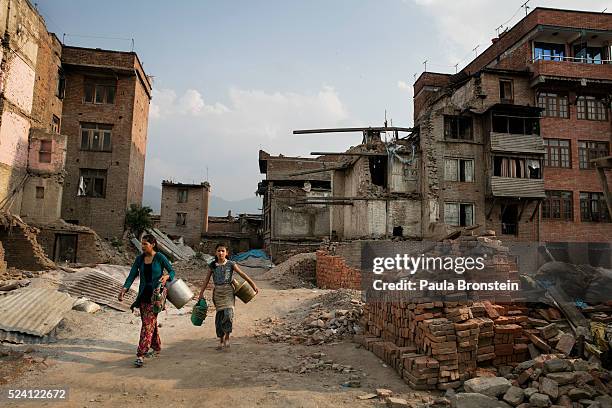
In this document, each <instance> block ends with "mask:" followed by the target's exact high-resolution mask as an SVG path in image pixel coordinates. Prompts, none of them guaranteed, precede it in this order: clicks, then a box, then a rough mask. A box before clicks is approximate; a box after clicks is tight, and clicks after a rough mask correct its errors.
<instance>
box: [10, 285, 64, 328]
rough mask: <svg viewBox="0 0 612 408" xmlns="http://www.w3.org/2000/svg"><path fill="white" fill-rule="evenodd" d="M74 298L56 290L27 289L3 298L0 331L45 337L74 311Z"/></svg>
mask: <svg viewBox="0 0 612 408" xmlns="http://www.w3.org/2000/svg"><path fill="white" fill-rule="evenodd" d="M74 301H75V299H74V298H72V297H71V296H70V295H68V294H66V293H61V292H58V291H57V290H55V289H46V288H26V289H23V290H17V291H14V292H11V293H10V294H8V295H5V296H0V329H2V330H6V331H11V332H20V333H26V334H31V335H34V336H44V335H45V334H47V333H49V332H50V331H51V330H53V329H54V328H55V326H57V324H58V323H59V322H60V321H61V320H62V318H63V317H64V315H65V314H66V313H67V312H68V311H69V310H70V309H72V305H73V303H74Z"/></svg>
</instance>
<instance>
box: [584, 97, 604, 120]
mask: <svg viewBox="0 0 612 408" xmlns="http://www.w3.org/2000/svg"><path fill="white" fill-rule="evenodd" d="M576 118H577V119H580V120H595V121H600V122H601V121H606V120H608V107H607V106H606V104H605V103H604V101H603V100H602V99H601V98H598V97H596V96H592V95H579V96H578V97H577V98H576Z"/></svg>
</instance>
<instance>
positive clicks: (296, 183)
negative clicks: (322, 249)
mask: <svg viewBox="0 0 612 408" xmlns="http://www.w3.org/2000/svg"><path fill="white" fill-rule="evenodd" d="M334 164H335V162H334V161H332V160H331V159H329V158H325V157H320V158H317V159H312V158H301V157H287V156H283V155H279V156H271V155H270V154H268V153H267V152H264V151H262V150H260V151H259V170H260V172H261V173H262V174H265V175H266V178H265V180H263V181H261V182H260V183H259V186H258V190H257V194H258V195H261V196H262V197H263V209H262V212H263V241H264V246H265V248H267V249H268V251H269V252H270V253H271V254H272V256H273V257H274V256H276V253H277V252H278V251H281V250H286V249H297V250H300V249H303V251H302V252H304V251H306V252H307V251H312V250H313V249H316V247H317V246H318V244H319V243H320V242H321V240H322V239H324V238H326V237H329V236H330V233H331V229H330V227H331V221H330V209H329V206H327V205H326V203H325V202H316V201H314V202H313V203H307V202H306V200H308V199H313V200H317V199H325V198H327V197H329V196H330V195H331V174H330V172H328V171H323V172H321V171H320V170H321V169H322V168H324V167H325V166H333V165H334Z"/></svg>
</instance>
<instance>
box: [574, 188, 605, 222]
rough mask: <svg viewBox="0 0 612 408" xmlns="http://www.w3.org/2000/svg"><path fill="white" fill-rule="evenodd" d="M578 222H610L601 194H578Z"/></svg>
mask: <svg viewBox="0 0 612 408" xmlns="http://www.w3.org/2000/svg"><path fill="white" fill-rule="evenodd" d="M580 220H581V221H583V222H610V214H608V207H607V205H606V198H605V197H604V194H603V193H584V192H581V193H580Z"/></svg>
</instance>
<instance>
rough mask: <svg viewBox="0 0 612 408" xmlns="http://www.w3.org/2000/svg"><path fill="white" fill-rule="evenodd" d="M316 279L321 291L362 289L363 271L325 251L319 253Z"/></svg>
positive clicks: (321, 250)
mask: <svg viewBox="0 0 612 408" xmlns="http://www.w3.org/2000/svg"><path fill="white" fill-rule="evenodd" d="M316 278H317V286H318V287H319V288H321V289H340V288H345V289H356V290H360V289H361V271H360V270H359V269H356V268H353V267H351V266H349V265H347V264H346V261H345V260H344V259H343V258H342V257H341V256H338V255H330V254H329V252H327V251H326V250H323V249H320V250H318V251H317V269H316Z"/></svg>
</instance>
